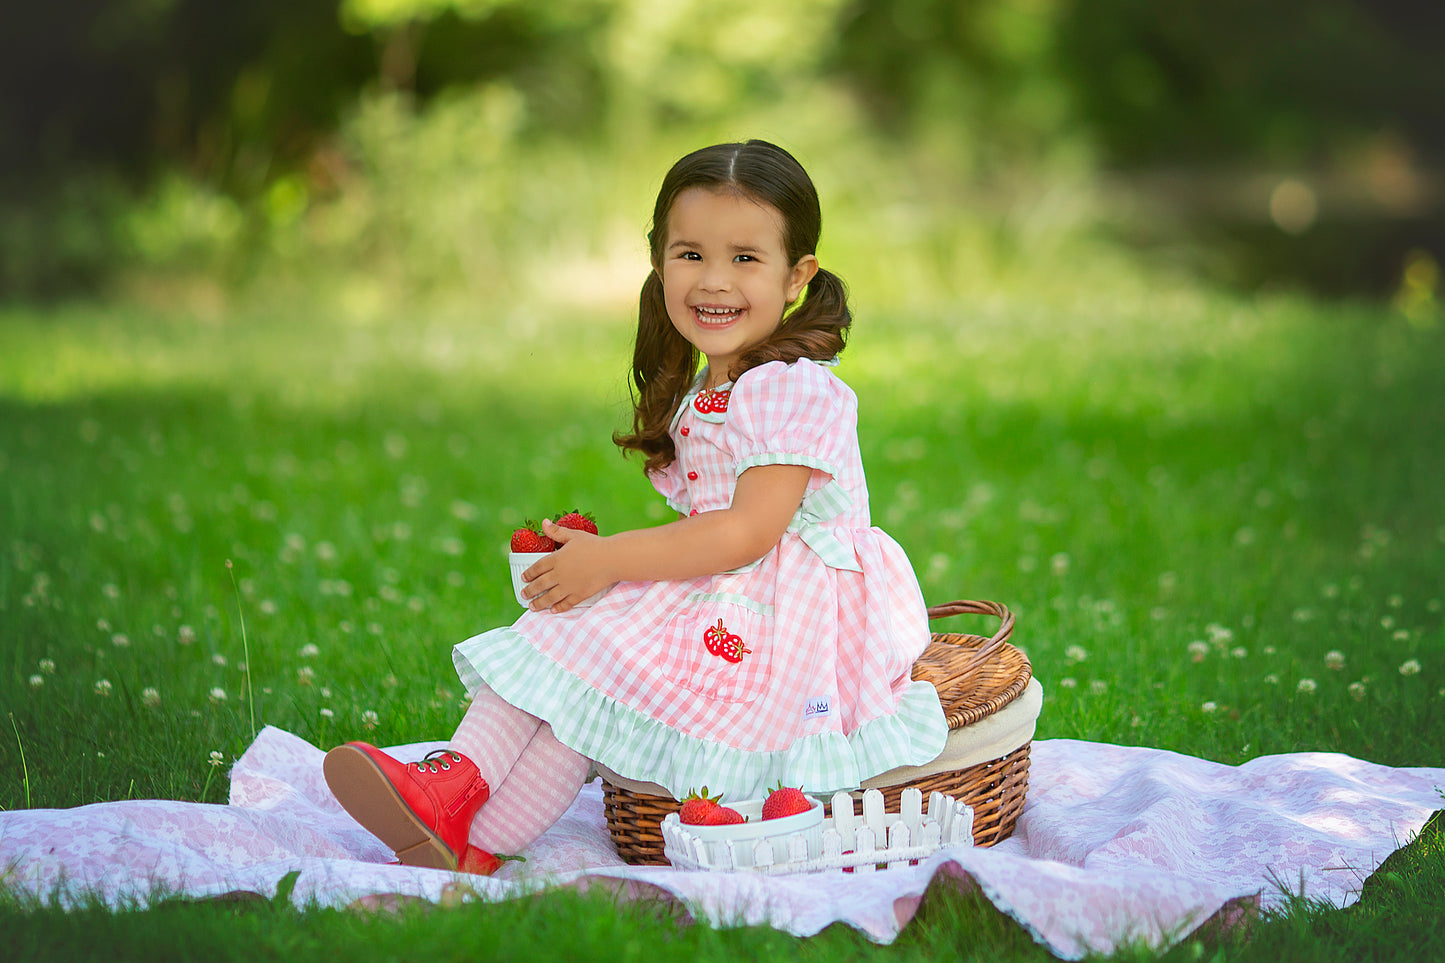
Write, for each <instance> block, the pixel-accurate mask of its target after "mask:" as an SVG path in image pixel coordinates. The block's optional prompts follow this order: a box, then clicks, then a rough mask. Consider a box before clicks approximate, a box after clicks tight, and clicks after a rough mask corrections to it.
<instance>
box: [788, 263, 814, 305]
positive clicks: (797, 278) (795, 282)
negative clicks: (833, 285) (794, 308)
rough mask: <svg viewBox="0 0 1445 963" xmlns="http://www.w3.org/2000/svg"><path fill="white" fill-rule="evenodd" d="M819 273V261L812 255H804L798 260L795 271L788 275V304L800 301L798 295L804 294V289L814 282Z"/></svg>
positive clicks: (794, 267) (794, 266)
mask: <svg viewBox="0 0 1445 963" xmlns="http://www.w3.org/2000/svg"><path fill="white" fill-rule="evenodd" d="M817 273H818V259H817V258H816V257H815V256H813V255H812V254H804V255H803V256H802V257H800V258H798V263H797V264H794V265H793V271H792V273H791V274H789V275H788V303H789V304H792V303H793V302H794V301H796V300H798V295H800V294H802V293H803V288H805V287H807V286H808V282H809V281H811V280H813V276H814V275H815V274H817Z"/></svg>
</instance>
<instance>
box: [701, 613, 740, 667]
mask: <svg viewBox="0 0 1445 963" xmlns="http://www.w3.org/2000/svg"><path fill="white" fill-rule="evenodd" d="M702 641H703V644H704V645H706V646H707V650H708V652H710V653H711V654H713V655H715V656H717V657H718V658H720V659H722V660H723V661H724V662H733V663H737V662H741V661H742V660H743V656H744V655H746V654H747V653H749V652H751V651H752V649H750V648H748V647H747V646H745V645H743V640H742V637H741V636H738V635H733V634H732V633H731V632H729V631H728V630H727V627H726V626H724V625H723V620H722V619H718V620H717V625H710V626H708V627H707V628H706V629H704V630H703V633H702Z"/></svg>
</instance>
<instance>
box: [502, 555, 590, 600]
mask: <svg viewBox="0 0 1445 963" xmlns="http://www.w3.org/2000/svg"><path fill="white" fill-rule="evenodd" d="M550 554H552V553H551V552H508V553H507V563H508V564H509V565H511V567H512V594H513V595H515V596H516V597H517V603H518V604H519V605H521V606H522V608H524V609H525V608H531V605H530V604H529V603H528V601H527V600H526V599H524V598H522V587H523V586H524V585H526V584H527V583H526V582H525V581H523V580H522V573H523V572H525V571H526V570H527V569H529V568H531V567H532V565H533V564H534V563H535V562H536V561H537V560H538V559H542V558H546V557H547V556H548V555H550ZM604 591H605V590H604ZM603 594H604V593H603V592H598V593H597V594H596V595H594V596H592V597H591V598H586V599H583V600H582V601H580V602H578V603H577V604H576V605H574V606H572V607H573V608H574V609H581V608H586V607H587V606H589V605H591V604H592V603H593V602H595V601H597V600H598V599H600V598H601V597H602V596H603Z"/></svg>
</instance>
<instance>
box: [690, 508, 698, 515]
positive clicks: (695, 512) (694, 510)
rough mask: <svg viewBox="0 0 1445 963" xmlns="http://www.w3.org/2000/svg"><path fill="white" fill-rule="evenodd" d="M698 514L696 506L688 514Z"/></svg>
mask: <svg viewBox="0 0 1445 963" xmlns="http://www.w3.org/2000/svg"><path fill="white" fill-rule="evenodd" d="M696 514H697V509H696V508H694V509H693V510H692V511H690V512H688V515H696Z"/></svg>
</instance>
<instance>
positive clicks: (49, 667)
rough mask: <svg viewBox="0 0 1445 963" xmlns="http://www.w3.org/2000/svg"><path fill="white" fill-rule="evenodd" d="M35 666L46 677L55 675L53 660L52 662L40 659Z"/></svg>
mask: <svg viewBox="0 0 1445 963" xmlns="http://www.w3.org/2000/svg"><path fill="white" fill-rule="evenodd" d="M36 665H38V666H39V668H40V671H41V672H43V673H45V674H46V675H54V674H55V660H54V659H41V660H40V661H39V662H38V663H36Z"/></svg>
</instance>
